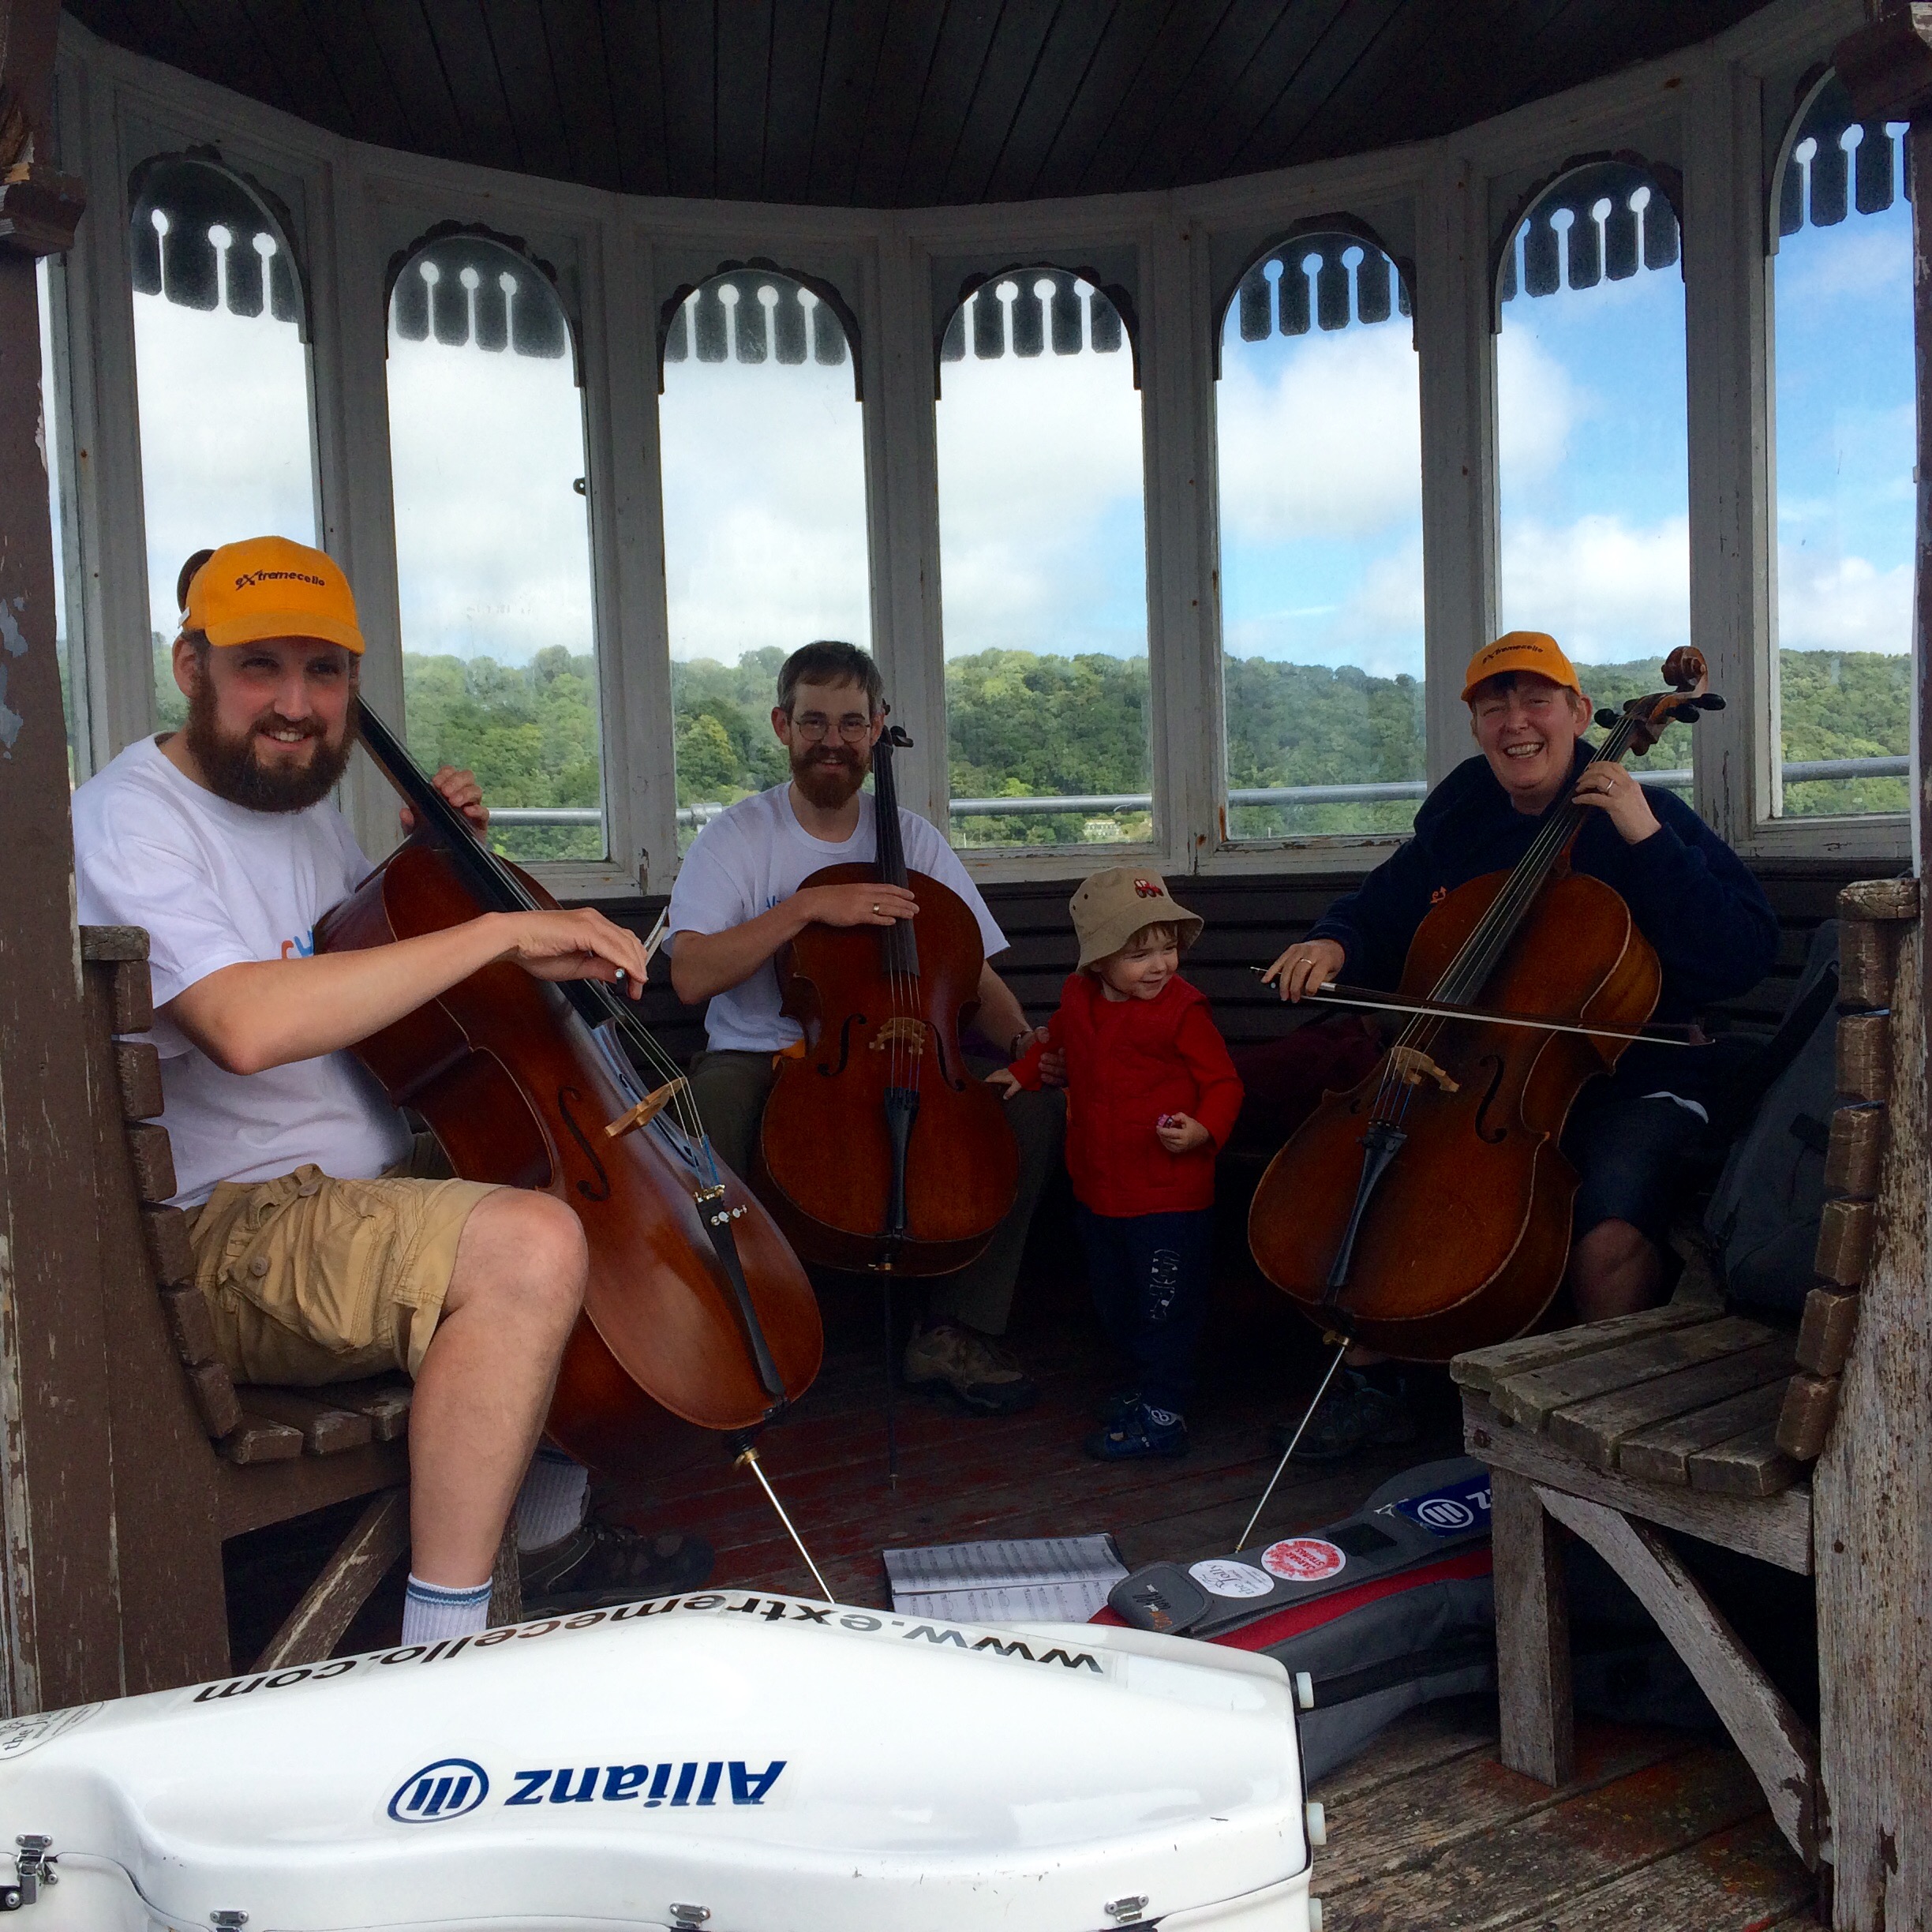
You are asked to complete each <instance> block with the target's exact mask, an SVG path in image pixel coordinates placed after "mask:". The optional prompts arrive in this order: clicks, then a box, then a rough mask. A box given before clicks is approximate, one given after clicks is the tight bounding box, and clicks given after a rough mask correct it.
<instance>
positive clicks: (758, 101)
mask: <svg viewBox="0 0 1932 1932" xmlns="http://www.w3.org/2000/svg"><path fill="white" fill-rule="evenodd" d="M772 20H773V0H723V3H722V4H721V5H719V6H718V7H717V192H718V193H720V194H721V195H725V196H727V197H729V198H730V199H731V200H734V201H753V200H758V198H759V197H760V196H761V194H762V193H763V182H764V179H765V134H766V129H767V127H769V125H770V115H769V107H770V99H769V96H770V92H771V69H772Z"/></svg>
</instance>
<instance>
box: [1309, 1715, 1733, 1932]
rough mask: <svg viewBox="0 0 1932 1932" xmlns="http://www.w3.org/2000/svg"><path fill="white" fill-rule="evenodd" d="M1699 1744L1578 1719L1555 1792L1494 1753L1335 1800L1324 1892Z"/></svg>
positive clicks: (1438, 1851)
mask: <svg viewBox="0 0 1932 1932" xmlns="http://www.w3.org/2000/svg"><path fill="white" fill-rule="evenodd" d="M1695 1744H1696V1740H1695V1739H1694V1738H1693V1737H1692V1736H1691V1735H1690V1734H1689V1733H1688V1732H1681V1731H1667V1730H1663V1729H1661V1728H1657V1727H1654V1726H1653V1727H1651V1728H1648V1729H1640V1728H1638V1727H1637V1726H1635V1725H1631V1724H1593V1725H1583V1726H1579V1727H1578V1737H1577V1747H1576V1775H1575V1776H1574V1777H1573V1778H1571V1780H1570V1782H1569V1783H1568V1784H1565V1785H1563V1786H1562V1787H1561V1788H1559V1789H1558V1790H1556V1791H1552V1790H1551V1789H1550V1788H1549V1787H1548V1785H1547V1784H1538V1783H1537V1781H1536V1780H1535V1779H1534V1778H1529V1777H1523V1776H1522V1774H1521V1773H1518V1772H1515V1771H1510V1770H1507V1769H1504V1768H1503V1765H1501V1764H1500V1762H1498V1761H1497V1760H1496V1758H1494V1757H1492V1756H1491V1755H1490V1754H1488V1753H1486V1752H1478V1753H1476V1754H1473V1755H1470V1756H1466V1757H1462V1758H1455V1759H1454V1760H1453V1761H1451V1762H1449V1763H1447V1764H1443V1765H1436V1766H1434V1767H1432V1769H1428V1770H1424V1771H1418V1772H1417V1773H1414V1774H1413V1776H1411V1777H1406V1778H1403V1779H1402V1780H1400V1781H1399V1782H1398V1783H1396V1784H1391V1785H1387V1786H1385V1787H1383V1788H1381V1789H1380V1790H1378V1791H1376V1792H1373V1793H1372V1794H1371V1795H1368V1796H1367V1797H1365V1798H1357V1799H1352V1800H1348V1801H1344V1802H1341V1803H1336V1804H1335V1805H1334V1806H1332V1807H1330V1812H1329V1819H1328V1840H1329V1845H1330V1848H1331V1850H1330V1852H1329V1855H1328V1856H1327V1859H1326V1860H1325V1862H1324V1865H1323V1867H1322V1869H1321V1870H1320V1872H1319V1873H1318V1874H1317V1877H1318V1878H1319V1881H1320V1886H1319V1889H1320V1891H1321V1892H1322V1893H1323V1895H1324V1896H1327V1895H1328V1894H1330V1893H1337V1894H1339V1893H1343V1892H1346V1891H1349V1890H1350V1889H1353V1888H1356V1887H1361V1886H1365V1885H1369V1884H1371V1883H1372V1882H1376V1881H1381V1880H1383V1879H1385V1878H1388V1877H1390V1876H1391V1875H1392V1874H1397V1873H1401V1872H1406V1871H1410V1870H1416V1869H1418V1868H1420V1867H1422V1866H1428V1865H1430V1864H1432V1863H1434V1862H1435V1861H1436V1860H1437V1859H1440V1858H1442V1857H1443V1856H1444V1855H1447V1853H1448V1852H1450V1851H1451V1850H1452V1849H1453V1848H1455V1846H1457V1845H1458V1844H1462V1843H1463V1842H1464V1841H1465V1840H1471V1839H1476V1838H1481V1837H1492V1836H1493V1835H1494V1834H1495V1833H1497V1832H1499V1831H1500V1830H1503V1829H1507V1828H1508V1827H1510V1826H1511V1825H1515V1824H1517V1823H1518V1822H1520V1821H1522V1820H1523V1819H1525V1818H1532V1817H1533V1816H1535V1815H1536V1814H1537V1813H1539V1812H1542V1811H1545V1810H1549V1809H1551V1808H1552V1807H1562V1806H1565V1805H1568V1804H1571V1803H1574V1802H1575V1801H1576V1800H1577V1799H1578V1798H1579V1797H1581V1796H1584V1795H1588V1794H1589V1793H1590V1792H1594V1791H1596V1790H1597V1789H1598V1788H1600V1787H1601V1786H1603V1785H1605V1784H1612V1783H1614V1782H1616V1781H1619V1780H1627V1779H1628V1778H1630V1777H1632V1776H1633V1775H1634V1774H1635V1773H1639V1772H1642V1771H1646V1770H1649V1769H1654V1768H1655V1767H1656V1766H1657V1765H1660V1764H1663V1763H1666V1762H1668V1761H1669V1760H1670V1759H1671V1758H1674V1757H1679V1756H1682V1755H1683V1754H1684V1753H1686V1752H1687V1751H1690V1750H1694V1748H1695ZM1758 1802H1759V1803H1760V1804H1762V1803H1763V1800H1762V1798H1760V1799H1759V1800H1758ZM1350 1923H1353V1919H1351V1921H1350ZM1413 1923H1415V1924H1417V1925H1421V1924H1425V1923H1427V1920H1426V1919H1425V1918H1423V1917H1418V1918H1417V1919H1415V1920H1414V1921H1413Z"/></svg>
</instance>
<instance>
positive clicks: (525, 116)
mask: <svg viewBox="0 0 1932 1932" xmlns="http://www.w3.org/2000/svg"><path fill="white" fill-rule="evenodd" d="M481 6H482V9H483V22H484V28H485V32H487V33H488V34H489V43H490V51H491V54H492V56H493V57H494V58H495V62H496V77H497V80H498V81H499V83H500V85H501V87H502V88H503V95H504V106H505V107H506V108H507V110H508V112H509V115H510V124H511V127H512V128H514V129H515V133H516V145H517V152H518V154H519V155H520V156H521V157H522V160H521V163H520V165H521V166H522V168H523V170H524V171H525V173H526V174H538V175H542V176H545V177H546V178H549V180H552V181H582V179H584V176H583V174H582V172H581V170H579V169H578V167H577V166H576V164H575V163H576V155H575V152H574V151H575V149H576V148H577V147H578V141H577V140H576V138H575V130H574V129H567V127H566V125H565V122H564V103H563V102H562V100H561V99H560V98H559V95H558V90H557V83H556V75H555V74H554V73H552V70H551V61H550V41H549V36H548V35H547V34H546V33H545V31H544V17H543V9H542V6H541V0H481Z"/></svg>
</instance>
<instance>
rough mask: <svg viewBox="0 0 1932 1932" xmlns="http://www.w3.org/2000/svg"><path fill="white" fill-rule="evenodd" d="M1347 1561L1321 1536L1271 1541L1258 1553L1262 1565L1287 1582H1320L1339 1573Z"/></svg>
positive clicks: (1270, 1572)
mask: <svg viewBox="0 0 1932 1932" xmlns="http://www.w3.org/2000/svg"><path fill="white" fill-rule="evenodd" d="M1347 1561H1348V1559H1347V1557H1346V1556H1343V1555H1342V1552H1341V1551H1339V1549H1337V1548H1335V1545H1334V1544H1332V1543H1327V1542H1324V1541H1323V1540H1322V1539H1321V1538H1320V1537H1286V1539H1284V1540H1283V1541H1281V1542H1279V1543H1271V1544H1269V1545H1268V1547H1267V1548H1266V1549H1264V1551H1263V1552H1261V1567H1262V1568H1263V1569H1264V1570H1266V1571H1267V1572H1268V1573H1269V1574H1271V1575H1273V1576H1278V1577H1281V1578H1285V1579H1286V1581H1287V1582H1290V1583H1321V1582H1326V1581H1327V1578H1330V1577H1331V1576H1339V1575H1340V1574H1341V1573H1342V1566H1343V1564H1345V1563H1346V1562H1347Z"/></svg>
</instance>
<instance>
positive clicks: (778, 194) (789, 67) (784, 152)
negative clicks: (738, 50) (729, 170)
mask: <svg viewBox="0 0 1932 1932" xmlns="http://www.w3.org/2000/svg"><path fill="white" fill-rule="evenodd" d="M831 32H832V0H785V4H784V6H781V7H780V8H778V9H777V11H776V13H774V14H773V19H772V42H771V80H770V85H769V92H768V94H767V97H766V102H767V104H766V117H765V126H766V132H765V155H764V162H763V167H762V170H761V173H760V174H759V178H758V194H759V196H760V198H761V199H762V200H767V201H802V200H807V199H808V198H809V192H810V186H811V171H812V140H813V137H814V135H815V134H816V133H817V132H818V102H819V99H820V96H821V95H822V93H823V92H824V88H825V74H826V47H827V44H828V43H829V39H830V37H831Z"/></svg>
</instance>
